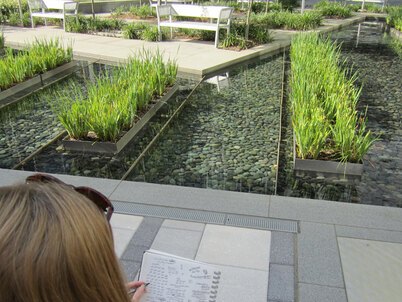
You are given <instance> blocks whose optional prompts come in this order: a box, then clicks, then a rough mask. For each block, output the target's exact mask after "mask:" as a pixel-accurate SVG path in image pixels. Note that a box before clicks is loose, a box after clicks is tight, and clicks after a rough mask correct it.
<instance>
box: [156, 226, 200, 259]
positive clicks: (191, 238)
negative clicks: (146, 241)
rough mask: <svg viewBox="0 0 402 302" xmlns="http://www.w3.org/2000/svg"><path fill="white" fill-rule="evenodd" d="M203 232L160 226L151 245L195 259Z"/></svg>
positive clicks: (157, 248)
mask: <svg viewBox="0 0 402 302" xmlns="http://www.w3.org/2000/svg"><path fill="white" fill-rule="evenodd" d="M201 236H202V232H195V231H188V230H179V229H171V228H163V227H162V228H160V230H159V232H158V234H157V235H156V237H155V240H154V242H153V243H152V245H151V248H152V249H155V250H159V251H163V252H166V253H170V254H173V255H178V256H181V257H185V258H190V259H194V258H195V255H196V253H197V249H198V245H199V244H200V240H201Z"/></svg>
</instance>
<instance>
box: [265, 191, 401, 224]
mask: <svg viewBox="0 0 402 302" xmlns="http://www.w3.org/2000/svg"><path fill="white" fill-rule="evenodd" d="M269 216H270V217H275V218H284V219H294V220H303V221H310V222H318V223H330V224H337V225H345V226H356V227H368V228H378V229H385V230H393V231H402V209H400V208H390V207H380V206H371V205H362V204H350V203H341V202H335V201H326V200H311V199H303V198H291V197H282V196H271V204H270V212H269Z"/></svg>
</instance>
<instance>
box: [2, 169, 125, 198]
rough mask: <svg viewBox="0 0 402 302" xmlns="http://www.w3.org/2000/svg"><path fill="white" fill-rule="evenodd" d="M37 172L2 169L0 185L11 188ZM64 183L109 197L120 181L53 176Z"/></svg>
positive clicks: (61, 175) (62, 175)
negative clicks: (83, 187) (86, 188)
mask: <svg viewBox="0 0 402 302" xmlns="http://www.w3.org/2000/svg"><path fill="white" fill-rule="evenodd" d="M34 173H36V172H33V171H18V170H8V169H0V185H1V186H9V185H13V184H16V183H23V182H25V179H26V178H27V176H29V175H32V174H34ZM52 175H54V176H56V177H57V178H59V179H60V180H62V181H64V182H65V183H68V184H71V185H74V186H87V187H91V188H93V189H95V190H98V191H99V192H101V193H103V194H104V195H106V196H108V197H109V195H110V194H111V193H112V192H113V190H114V189H115V188H116V187H117V185H118V184H119V182H120V181H119V180H115V179H104V178H94V177H85V176H73V175H65V174H52Z"/></svg>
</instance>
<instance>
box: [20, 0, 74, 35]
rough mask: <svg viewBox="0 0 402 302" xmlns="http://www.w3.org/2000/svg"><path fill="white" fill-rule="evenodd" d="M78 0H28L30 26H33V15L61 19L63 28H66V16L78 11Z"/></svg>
mask: <svg viewBox="0 0 402 302" xmlns="http://www.w3.org/2000/svg"><path fill="white" fill-rule="evenodd" d="M78 4H79V3H78V2H73V1H71V0H68V1H64V0H28V6H29V13H30V14H31V24H32V28H34V27H35V24H34V19H33V18H34V17H38V18H44V19H45V25H47V23H46V19H60V20H63V29H65V28H66V16H67V15H75V16H77V13H78Z"/></svg>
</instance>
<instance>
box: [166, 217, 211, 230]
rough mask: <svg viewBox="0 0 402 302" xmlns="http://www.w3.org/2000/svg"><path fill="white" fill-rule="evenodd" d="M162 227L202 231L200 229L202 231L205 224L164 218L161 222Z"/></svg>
mask: <svg viewBox="0 0 402 302" xmlns="http://www.w3.org/2000/svg"><path fill="white" fill-rule="evenodd" d="M162 227H164V228H173V229H181V230H188V231H197V232H202V231H204V228H205V224H204V223H197V222H189V221H179V220H170V219H166V220H165V221H164V222H163V224H162Z"/></svg>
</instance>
